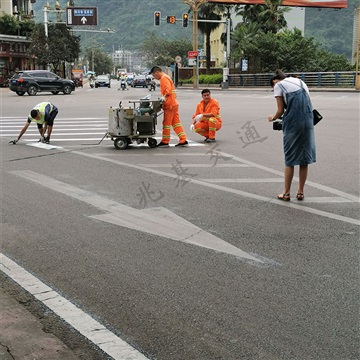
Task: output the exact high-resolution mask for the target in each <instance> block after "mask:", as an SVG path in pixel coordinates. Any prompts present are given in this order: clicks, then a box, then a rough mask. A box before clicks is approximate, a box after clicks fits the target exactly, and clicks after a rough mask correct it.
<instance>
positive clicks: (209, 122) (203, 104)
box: [192, 89, 222, 142]
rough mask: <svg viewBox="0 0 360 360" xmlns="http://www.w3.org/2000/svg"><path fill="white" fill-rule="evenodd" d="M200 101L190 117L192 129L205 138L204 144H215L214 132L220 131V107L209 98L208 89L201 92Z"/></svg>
mask: <svg viewBox="0 0 360 360" xmlns="http://www.w3.org/2000/svg"><path fill="white" fill-rule="evenodd" d="M201 96H202V98H203V99H202V100H201V101H200V102H199V103H198V104H197V106H196V111H195V114H194V115H193V116H192V119H193V121H192V129H193V130H194V131H195V132H196V133H198V134H199V135H201V136H204V137H205V140H204V141H206V142H215V141H216V140H215V132H216V131H219V130H220V129H221V125H222V121H221V117H220V105H219V103H218V102H217V101H216V100H215V99H213V98H212V97H211V92H210V90H209V89H204V90H202V91H201Z"/></svg>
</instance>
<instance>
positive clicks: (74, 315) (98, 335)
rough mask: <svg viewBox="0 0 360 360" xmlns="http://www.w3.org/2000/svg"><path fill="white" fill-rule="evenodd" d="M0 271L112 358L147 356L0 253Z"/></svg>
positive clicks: (132, 359)
mask: <svg viewBox="0 0 360 360" xmlns="http://www.w3.org/2000/svg"><path fill="white" fill-rule="evenodd" d="M0 270H1V271H2V272H3V273H5V274H6V275H8V276H9V277H10V278H11V279H12V280H14V281H16V282H17V283H18V284H19V285H20V286H21V287H22V288H24V289H25V290H26V291H28V292H29V293H30V294H32V295H33V296H34V297H35V298H36V299H38V300H40V301H41V302H42V303H43V304H44V305H45V306H47V307H48V308H49V309H50V310H52V311H53V312H54V313H55V314H57V315H58V316H60V318H62V319H64V320H65V321H66V322H67V323H68V324H70V326H72V327H73V328H74V329H75V330H77V331H78V332H79V333H80V334H82V335H83V336H85V337H86V338H88V339H89V340H90V341H91V342H93V343H94V344H95V345H96V346H98V347H99V348H100V349H101V350H103V351H104V352H105V353H107V354H108V355H109V356H111V358H112V359H115V360H123V359H128V360H145V359H147V357H145V356H144V355H142V354H141V353H140V352H139V351H137V350H136V349H134V348H133V347H132V346H130V345H129V344H127V343H126V342H125V341H124V340H121V339H120V338H119V337H117V336H116V335H115V334H114V333H112V332H111V331H110V330H108V329H107V328H106V327H105V326H104V325H102V324H100V323H99V322H98V321H96V320H94V319H93V318H92V317H91V316H90V315H88V314H86V313H84V312H83V311H82V310H80V309H79V308H77V307H76V306H75V305H74V304H72V303H71V302H70V301H69V300H66V299H65V298H64V297H62V296H61V295H59V294H58V293H57V292H56V291H54V290H53V289H52V288H51V287H49V286H47V285H45V284H44V283H43V282H41V281H40V280H39V279H37V278H36V277H35V276H33V275H31V274H30V273H29V272H27V271H26V270H25V269H24V268H22V267H21V266H19V265H18V264H16V263H15V262H14V261H12V260H10V259H9V258H8V257H6V256H5V255H4V254H2V253H0Z"/></svg>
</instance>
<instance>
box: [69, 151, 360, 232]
mask: <svg viewBox="0 0 360 360" xmlns="http://www.w3.org/2000/svg"><path fill="white" fill-rule="evenodd" d="M73 154H78V155H81V156H86V157H89V158H93V159H97V160H100V161H107V162H110V163H113V164H117V165H121V166H125V167H130V168H133V169H137V170H142V171H147V172H151V173H154V174H158V175H161V176H167V177H170V178H173V179H176V178H178V175H177V174H172V173H167V172H165V171H160V170H157V169H154V168H145V167H143V166H139V165H137V164H130V163H126V162H123V161H118V160H115V159H110V158H106V157H103V156H99V155H97V154H87V153H84V152H81V151H73ZM226 156H229V157H231V158H233V159H236V157H233V156H230V155H228V154H227V155H226ZM239 161H240V160H239ZM243 161H244V163H247V164H248V165H250V166H254V167H257V168H264V169H268V170H271V171H270V172H273V173H276V174H277V175H281V176H283V173H282V172H280V171H276V170H272V169H269V168H266V167H263V166H261V165H257V164H255V163H252V162H250V161H247V160H243ZM189 183H192V184H196V185H200V186H206V187H209V188H212V189H216V190H220V191H225V192H228V193H232V194H236V195H240V196H244V197H247V198H251V199H256V200H261V201H265V202H269V203H272V204H275V205H278V206H287V207H289V208H292V209H296V210H300V211H305V212H308V213H311V214H315V215H319V216H323V217H326V218H328V219H334V220H338V221H342V222H346V223H350V224H354V225H358V226H359V225H360V220H359V219H354V218H349V217H346V216H341V215H337V214H333V213H330V212H326V211H322V210H317V209H313V208H310V207H307V206H304V205H298V204H294V203H292V202H284V201H279V200H277V199H274V198H268V197H266V196H261V195H257V194H252V193H249V192H246V191H243V190H238V189H232V188H227V187H224V186H220V185H217V184H211V183H208V182H204V181H201V180H197V179H195V178H192V179H191V180H189ZM315 185H317V186H318V187H319V188H322V185H318V184H315ZM324 188H327V187H324ZM327 189H329V190H332V191H333V193H341V194H344V195H346V196H342V197H344V198H346V199H349V200H352V201H355V202H359V200H360V199H359V198H357V197H355V196H353V195H349V194H346V193H343V192H342V191H337V190H336V189H331V188H327ZM322 190H323V189H322ZM329 192H331V191H329ZM339 196H341V195H339ZM353 199H355V200H353Z"/></svg>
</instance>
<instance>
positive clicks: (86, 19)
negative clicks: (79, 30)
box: [66, 6, 98, 26]
mask: <svg viewBox="0 0 360 360" xmlns="http://www.w3.org/2000/svg"><path fill="white" fill-rule="evenodd" d="M97 20H98V12H97V7H89V6H82V7H79V6H68V7H67V8H66V25H67V26H83V25H88V26H89V25H97Z"/></svg>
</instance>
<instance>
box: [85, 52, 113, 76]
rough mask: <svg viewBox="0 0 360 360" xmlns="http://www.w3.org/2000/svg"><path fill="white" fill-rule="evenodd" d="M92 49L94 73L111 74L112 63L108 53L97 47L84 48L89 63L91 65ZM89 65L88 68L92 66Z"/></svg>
mask: <svg viewBox="0 0 360 360" xmlns="http://www.w3.org/2000/svg"><path fill="white" fill-rule="evenodd" d="M93 51H94V71H95V73H96V74H98V75H99V74H111V73H112V72H113V63H112V60H111V58H110V56H109V55H108V54H106V53H105V52H103V51H101V50H100V49H99V48H94V49H92V48H87V49H86V58H87V59H90V64H91V65H92V58H93ZM91 65H90V68H92V67H91Z"/></svg>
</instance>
